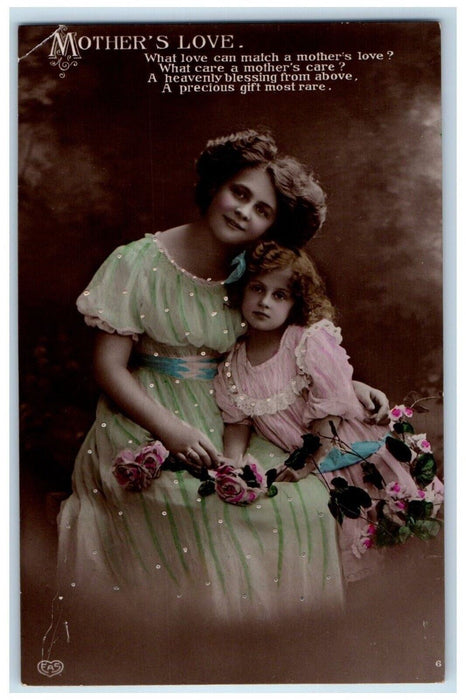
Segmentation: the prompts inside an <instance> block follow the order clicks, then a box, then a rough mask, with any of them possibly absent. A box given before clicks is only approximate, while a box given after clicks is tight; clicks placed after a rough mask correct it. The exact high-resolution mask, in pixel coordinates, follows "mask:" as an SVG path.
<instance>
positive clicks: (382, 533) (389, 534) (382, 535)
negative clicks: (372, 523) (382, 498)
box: [375, 517, 409, 547]
mask: <svg viewBox="0 0 466 700" xmlns="http://www.w3.org/2000/svg"><path fill="white" fill-rule="evenodd" d="M401 527H405V526H400V525H398V524H397V523H395V522H393V520H390V518H385V517H383V518H379V520H378V522H377V530H376V533H375V544H376V546H377V547H393V546H394V545H395V544H398V543H399V542H400V541H404V540H400V530H401ZM408 529H409V528H408Z"/></svg>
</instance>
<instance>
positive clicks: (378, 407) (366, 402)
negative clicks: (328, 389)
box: [353, 379, 390, 424]
mask: <svg viewBox="0 0 466 700" xmlns="http://www.w3.org/2000/svg"><path fill="white" fill-rule="evenodd" d="M353 387H354V391H355V394H356V396H357V397H358V399H359V401H360V402H361V403H362V405H363V406H364V407H365V408H367V410H368V411H372V416H371V418H372V421H374V422H375V423H380V424H384V423H388V413H389V410H390V405H389V403H388V398H387V397H386V396H385V394H384V392H383V391H381V390H380V389H374V388H373V387H371V386H369V385H368V384H364V383H363V382H357V381H356V380H355V379H353Z"/></svg>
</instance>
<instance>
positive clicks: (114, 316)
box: [76, 239, 150, 340]
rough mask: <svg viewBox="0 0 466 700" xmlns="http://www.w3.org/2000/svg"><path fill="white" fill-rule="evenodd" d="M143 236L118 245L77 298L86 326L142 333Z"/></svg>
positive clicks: (148, 243) (133, 335) (135, 336)
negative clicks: (131, 241)
mask: <svg viewBox="0 0 466 700" xmlns="http://www.w3.org/2000/svg"><path fill="white" fill-rule="evenodd" d="M149 245H150V242H149V241H148V240H147V239H141V240H139V241H134V242H133V243H129V244H128V245H124V246H120V247H118V248H117V249H116V250H114V252H113V253H111V255H109V257H108V258H107V259H106V260H105V261H104V262H103V264H102V265H101V266H100V268H99V269H98V270H97V272H96V273H95V275H94V277H93V278H92V280H91V282H90V284H89V285H88V287H87V288H86V289H85V290H84V292H82V294H80V295H79V297H78V299H77V302H76V303H77V307H78V310H79V311H80V312H81V313H82V314H83V315H84V320H85V322H86V323H87V324H88V325H89V326H95V327H97V328H100V329H101V330H103V331H106V332H107V333H118V334H120V335H130V336H132V338H133V340H137V339H138V335H140V334H141V333H143V327H142V324H141V317H140V316H141V313H140V305H141V298H140V297H141V292H140V290H141V287H142V276H143V275H144V269H143V262H144V255H145V252H146V247H148V246H149Z"/></svg>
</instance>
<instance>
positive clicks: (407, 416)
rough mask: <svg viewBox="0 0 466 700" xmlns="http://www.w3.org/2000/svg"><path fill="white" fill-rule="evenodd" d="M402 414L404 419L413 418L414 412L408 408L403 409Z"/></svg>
mask: <svg viewBox="0 0 466 700" xmlns="http://www.w3.org/2000/svg"><path fill="white" fill-rule="evenodd" d="M403 413H404V414H405V416H406V418H412V417H413V416H414V411H413V409H412V408H409V406H406V407H405V408H404V410H403Z"/></svg>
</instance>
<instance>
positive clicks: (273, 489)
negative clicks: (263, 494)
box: [267, 484, 278, 498]
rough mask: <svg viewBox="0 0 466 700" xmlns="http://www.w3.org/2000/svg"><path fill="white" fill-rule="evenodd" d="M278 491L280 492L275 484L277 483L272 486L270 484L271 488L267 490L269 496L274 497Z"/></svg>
mask: <svg viewBox="0 0 466 700" xmlns="http://www.w3.org/2000/svg"><path fill="white" fill-rule="evenodd" d="M277 493H278V489H277V487H276V486H275V484H272V485H271V486H269V488H268V490H267V496H268V497H269V498H273V497H274V496H276V495H277Z"/></svg>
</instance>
